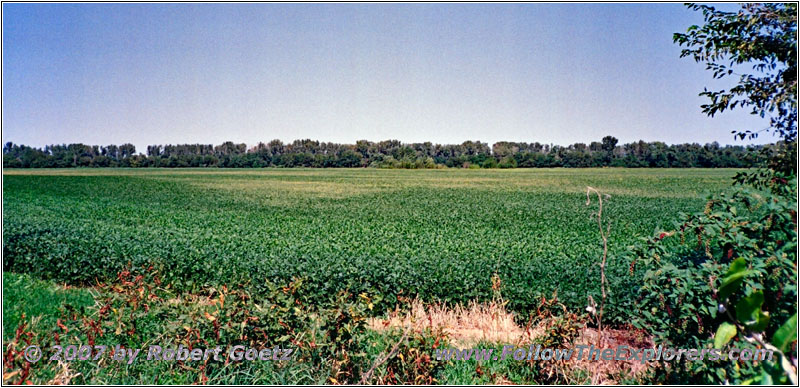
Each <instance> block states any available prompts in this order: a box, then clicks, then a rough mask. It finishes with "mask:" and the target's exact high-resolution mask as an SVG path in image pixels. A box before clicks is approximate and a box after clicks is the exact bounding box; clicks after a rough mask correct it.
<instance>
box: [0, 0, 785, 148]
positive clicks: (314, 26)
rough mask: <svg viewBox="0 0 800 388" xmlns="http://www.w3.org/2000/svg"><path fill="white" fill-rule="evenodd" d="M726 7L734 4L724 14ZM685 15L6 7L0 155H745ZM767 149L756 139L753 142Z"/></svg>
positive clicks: (695, 18)
mask: <svg viewBox="0 0 800 388" xmlns="http://www.w3.org/2000/svg"><path fill="white" fill-rule="evenodd" d="M724 6H725V7H728V8H730V7H734V5H724ZM698 23H702V17H701V15H700V14H698V13H695V12H692V11H689V10H687V9H686V8H685V7H684V6H682V5H680V4H3V49H2V50H3V87H2V89H3V90H2V93H3V116H2V117H3V119H2V125H3V141H4V142H6V141H13V142H15V143H22V144H28V145H34V146H43V145H45V144H53V143H71V142H83V143H87V144H102V145H105V144H121V143H125V142H131V143H133V144H135V145H136V147H137V150H138V151H139V152H144V151H145V146H146V145H147V144H167V143H172V144H177V143H209V144H210V143H213V144H219V143H221V142H223V141H226V140H232V141H235V142H244V143H248V144H249V145H253V144H256V143H257V142H259V141H264V142H266V141H269V140H271V139H281V140H284V141H291V140H294V139H301V138H311V139H316V140H321V141H333V142H342V143H353V142H355V141H356V140H359V139H367V140H373V141H377V140H385V139H399V140H401V141H404V142H420V141H432V142H435V143H460V142H462V141H464V140H481V141H484V142H488V143H489V144H491V143H493V142H496V141H500V140H509V141H526V142H533V141H538V142H542V143H553V144H562V145H567V144H571V143H575V142H584V143H589V142H591V141H594V140H599V139H601V138H602V137H603V136H605V135H609V134H610V135H613V136H616V137H617V138H619V139H620V141H621V142H622V143H624V142H630V141H636V140H639V139H643V140H646V141H655V140H659V141H664V142H667V143H684V142H699V143H705V142H711V141H718V142H720V143H722V144H746V143H742V142H738V141H736V140H734V139H733V136H732V135H731V133H730V132H731V130H734V129H762V128H765V127H767V126H768V122H767V121H766V120H764V119H760V118H756V117H753V116H751V115H749V114H747V112H745V111H740V112H736V111H734V112H726V113H724V114H722V115H718V116H717V117H715V118H713V119H712V118H707V117H706V116H705V115H704V114H703V113H702V112H701V111H700V108H699V106H700V105H701V104H702V103H704V102H705V100H704V99H703V98H701V97H699V96H697V94H698V92H700V91H701V90H702V89H703V87H704V86H709V87H710V88H716V87H729V86H730V83H729V82H719V81H713V80H712V79H711V74H710V73H709V72H707V71H705V70H704V65H702V64H697V63H694V62H693V61H692V60H691V59H689V58H683V59H681V58H679V54H680V47H678V46H676V45H675V44H673V43H672V34H673V33H674V32H682V31H685V29H686V28H687V27H688V26H689V25H691V24H698ZM768 141H774V138H772V137H770V136H769V135H762V138H761V139H759V142H768Z"/></svg>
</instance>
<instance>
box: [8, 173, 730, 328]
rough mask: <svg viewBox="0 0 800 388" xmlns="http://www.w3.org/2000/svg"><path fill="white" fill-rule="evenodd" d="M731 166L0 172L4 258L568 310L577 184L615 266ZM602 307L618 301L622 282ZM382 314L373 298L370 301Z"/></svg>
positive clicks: (575, 284) (103, 270)
mask: <svg viewBox="0 0 800 388" xmlns="http://www.w3.org/2000/svg"><path fill="white" fill-rule="evenodd" d="M734 173H735V171H734V170H724V169H714V170H708V169H569V170H567V169H526V170H523V169H519V170H421V171H417V170H414V171H409V170H374V169H337V170H281V169H267V170H237V171H228V170H208V169H203V170H125V169H120V170H116V169H100V170H93V169H78V170H75V169H73V170H6V171H5V173H4V183H3V191H4V198H3V207H4V209H3V210H4V212H3V225H4V229H3V242H4V251H3V269H4V271H12V272H18V273H27V274H31V275H33V276H36V277H38V278H41V279H52V280H55V281H58V282H61V283H63V282H67V283H70V284H76V285H91V284H94V283H95V282H97V281H105V280H108V279H113V278H114V277H115V276H116V274H117V273H118V272H119V271H121V270H123V269H125V268H128V267H144V266H148V265H151V264H152V265H155V266H156V267H157V268H159V270H160V273H161V274H162V277H163V280H164V281H166V282H168V283H170V284H172V285H173V287H175V288H176V289H179V290H186V291H193V290H197V289H200V288H203V287H209V286H211V287H214V286H220V285H227V286H242V287H244V288H246V289H249V290H253V291H256V292H258V291H259V290H260V289H261V287H262V285H263V284H264V283H265V281H266V280H270V281H272V282H277V283H280V282H287V281H290V280H291V279H292V278H295V277H302V278H306V279H307V284H309V286H308V289H309V292H311V293H313V296H314V297H315V298H319V299H322V298H326V297H328V296H330V295H333V294H335V293H336V291H338V290H343V289H348V290H350V291H353V292H373V293H376V294H379V295H381V297H382V301H381V302H380V303H379V307H381V308H392V307H394V305H395V303H396V301H397V296H398V295H400V296H414V295H417V296H419V297H421V298H422V299H424V300H430V301H432V300H440V301H445V302H467V301H470V300H487V299H489V298H491V296H492V290H491V277H492V275H493V274H497V275H498V276H499V277H500V279H501V280H502V293H503V296H504V297H505V298H506V299H508V300H509V301H510V307H511V308H512V309H513V310H516V311H527V310H528V309H530V308H532V307H533V306H535V304H536V302H537V300H538V298H540V297H541V296H548V297H549V296H551V295H552V294H553V292H557V293H558V296H559V299H560V300H562V301H563V302H565V303H566V304H567V305H568V306H569V307H571V308H575V309H580V308H581V307H582V306H585V305H586V300H587V295H590V294H591V295H594V296H595V297H596V296H597V295H599V292H600V290H599V285H598V284H597V279H598V276H599V268H598V266H597V265H596V263H597V262H598V260H599V257H600V254H601V245H600V237H599V233H598V230H597V224H596V220H594V219H592V218H591V214H592V212H593V211H595V210H596V202H594V203H593V204H592V205H590V206H587V204H586V187H587V186H592V187H594V188H597V189H598V190H600V191H601V192H603V193H605V194H608V195H609V196H610V198H609V199H607V200H606V203H605V209H604V217H605V218H606V219H607V220H610V221H611V224H612V227H611V235H610V246H609V249H610V250H609V252H610V260H609V262H610V273H612V274H614V275H615V276H612V278H613V279H614V281H615V282H621V283H625V282H626V279H627V278H630V276H626V274H627V272H628V270H629V268H628V264H629V263H628V262H627V261H625V260H623V259H621V258H620V259H617V255H618V254H619V253H621V252H623V251H624V250H625V248H626V247H627V246H628V245H630V244H631V243H633V242H634V241H636V239H637V237H638V236H642V235H650V234H652V233H653V231H654V230H656V229H659V228H669V227H671V226H672V224H671V223H672V222H673V221H674V220H676V219H677V218H678V215H679V213H680V212H682V211H686V212H689V211H696V210H698V209H700V208H702V206H703V204H704V198H705V196H704V194H705V193H711V192H722V191H725V190H729V189H730V182H731V177H732V176H733V175H734ZM618 286H619V287H618V288H614V290H613V291H612V293H611V296H610V298H611V299H610V300H611V301H612V302H613V301H616V302H615V303H611V305H612V307H610V308H611V312H610V314H611V316H614V315H615V314H614V313H615V309H622V308H624V307H625V303H624V302H625V301H627V300H629V299H630V298H629V295H627V294H626V293H625V292H624V288H625V287H624V284H618ZM379 310H380V309H379Z"/></svg>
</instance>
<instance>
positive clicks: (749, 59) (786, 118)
mask: <svg viewBox="0 0 800 388" xmlns="http://www.w3.org/2000/svg"><path fill="white" fill-rule="evenodd" d="M688 7H689V8H690V9H692V10H695V11H701V12H702V13H703V16H704V18H705V24H704V25H703V26H697V25H693V26H691V27H689V28H688V30H687V32H686V33H676V34H674V36H673V41H674V42H675V43H678V44H679V45H680V46H685V47H686V48H684V49H683V50H682V51H681V57H692V58H693V59H694V60H695V61H696V62H705V63H706V69H708V70H711V71H713V74H714V78H717V79H721V78H725V77H730V76H738V77H739V80H738V82H737V84H736V85H735V86H733V87H732V88H730V89H728V90H719V91H713V90H708V89H704V90H703V92H702V93H700V95H701V96H705V97H708V99H709V100H710V101H709V102H708V103H707V104H704V105H702V106H701V108H702V109H703V112H704V113H706V114H708V115H709V116H714V115H715V114H716V113H718V112H723V111H725V110H726V109H728V110H730V109H735V108H745V109H749V110H750V113H751V114H754V115H759V116H761V117H767V116H769V118H770V127H769V128H765V129H761V130H751V129H739V130H734V131H733V133H734V134H735V136H737V137H739V138H740V139H744V138H751V139H752V138H755V137H757V136H758V134H759V133H760V132H764V131H767V130H770V129H771V130H772V131H773V133H775V134H776V135H779V136H780V137H781V138H782V139H783V141H784V149H783V152H781V154H780V155H778V157H776V158H773V162H775V163H773V167H774V168H775V169H776V170H778V171H779V172H784V173H794V172H796V164H795V159H796V157H797V149H796V147H797V143H796V141H797V4H796V3H768V4H744V5H742V7H741V9H740V10H739V11H737V12H725V11H719V10H717V9H715V8H714V7H711V6H707V5H698V4H689V5H688ZM741 65H749V66H751V67H752V71H747V72H742V73H740V71H742V67H745V69H746V66H741Z"/></svg>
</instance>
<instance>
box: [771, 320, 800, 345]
mask: <svg viewBox="0 0 800 388" xmlns="http://www.w3.org/2000/svg"><path fill="white" fill-rule="evenodd" d="M796 340H797V313H795V314H794V315H792V317H791V318H789V319H788V320H786V323H784V324H783V326H781V327H780V328H779V329H778V330H777V331H775V334H774V335H773V336H772V344H773V345H775V347H777V348H778V349H780V350H781V351H782V352H784V353H786V352H787V351H788V350H789V346H790V345H791V344H792V342H794V341H796Z"/></svg>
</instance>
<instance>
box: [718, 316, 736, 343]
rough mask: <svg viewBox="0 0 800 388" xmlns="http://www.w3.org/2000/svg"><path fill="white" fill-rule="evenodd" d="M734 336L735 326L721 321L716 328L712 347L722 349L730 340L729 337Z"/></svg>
mask: <svg viewBox="0 0 800 388" xmlns="http://www.w3.org/2000/svg"><path fill="white" fill-rule="evenodd" d="M735 336H736V326H734V325H732V324H730V323H728V322H722V324H721V325H719V327H718V328H717V334H715V335H714V347H715V348H717V349H722V347H723V346H725V344H727V343H728V342H730V340H731V338H733V337H735Z"/></svg>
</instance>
